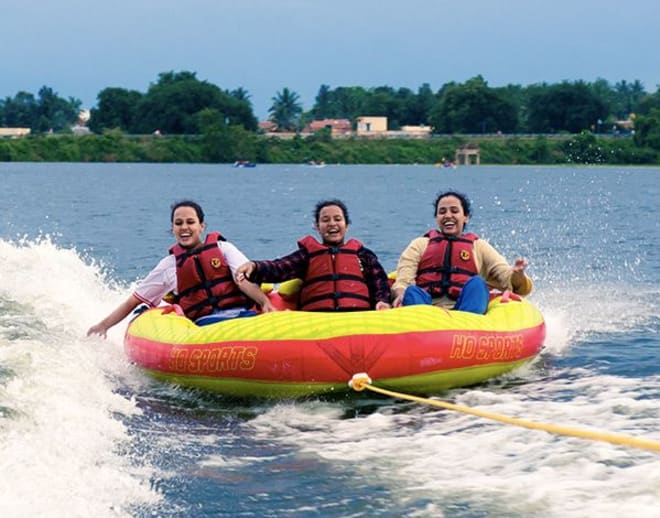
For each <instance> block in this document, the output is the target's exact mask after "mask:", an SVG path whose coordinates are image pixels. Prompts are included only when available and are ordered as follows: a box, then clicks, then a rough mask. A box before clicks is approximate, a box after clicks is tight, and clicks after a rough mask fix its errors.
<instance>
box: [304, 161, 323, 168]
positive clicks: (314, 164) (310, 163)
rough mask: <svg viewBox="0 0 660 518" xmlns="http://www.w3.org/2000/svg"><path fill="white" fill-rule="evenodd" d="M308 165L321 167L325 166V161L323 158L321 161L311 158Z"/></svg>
mask: <svg viewBox="0 0 660 518" xmlns="http://www.w3.org/2000/svg"><path fill="white" fill-rule="evenodd" d="M307 165H308V166H310V167H318V168H321V167H325V162H324V161H323V160H321V161H320V162H317V161H316V160H309V161H308V162H307Z"/></svg>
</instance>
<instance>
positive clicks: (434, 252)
mask: <svg viewBox="0 0 660 518" xmlns="http://www.w3.org/2000/svg"><path fill="white" fill-rule="evenodd" d="M424 236H425V237H428V238H429V244H428V246H427V247H426V251H425V252H424V255H423V256H422V260H421V261H420V262H419V265H418V266H417V278H416V284H417V286H419V287H420V288H423V289H425V290H426V291H427V292H429V294H430V295H431V296H432V297H434V298H435V297H444V296H447V297H449V298H451V299H454V300H456V299H457V298H458V296H459V294H460V293H461V289H462V288H463V285H464V284H465V283H466V282H467V281H468V280H469V279H470V277H472V276H474V275H477V274H478V273H479V271H478V270H477V263H476V262H475V260H474V242H475V241H476V240H477V239H479V237H478V236H476V235H475V234H463V235H460V236H448V235H445V234H443V233H442V232H439V231H437V230H429V231H428V232H427V233H426V234H424Z"/></svg>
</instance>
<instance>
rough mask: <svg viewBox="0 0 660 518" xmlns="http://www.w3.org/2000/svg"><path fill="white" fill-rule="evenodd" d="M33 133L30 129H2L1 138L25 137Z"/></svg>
mask: <svg viewBox="0 0 660 518" xmlns="http://www.w3.org/2000/svg"><path fill="white" fill-rule="evenodd" d="M30 132H31V130H30V128H0V137H5V138H16V137H25V136H26V135H29V134H30Z"/></svg>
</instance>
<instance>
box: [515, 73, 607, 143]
mask: <svg viewBox="0 0 660 518" xmlns="http://www.w3.org/2000/svg"><path fill="white" fill-rule="evenodd" d="M606 117H607V106H606V104H605V102H603V101H602V100H601V99H600V98H599V97H598V96H596V94H594V93H593V92H592V91H591V90H590V89H589V87H588V86H587V85H586V83H584V82H582V81H577V82H575V83H569V82H567V81H564V82H563V83H561V84H556V85H551V86H548V87H547V88H543V89H541V90H539V91H537V92H535V93H534V94H532V96H531V97H530V100H529V117H528V127H529V129H530V130H531V131H532V132H534V133H554V132H558V131H568V132H570V133H578V132H580V131H582V130H588V129H590V128H593V129H595V128H596V125H597V123H598V121H599V120H600V121H604V120H605V119H606Z"/></svg>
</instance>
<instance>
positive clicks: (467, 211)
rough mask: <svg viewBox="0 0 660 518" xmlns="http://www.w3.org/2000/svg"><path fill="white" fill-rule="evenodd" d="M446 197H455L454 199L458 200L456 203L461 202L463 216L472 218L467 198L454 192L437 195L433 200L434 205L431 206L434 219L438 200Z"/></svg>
mask: <svg viewBox="0 0 660 518" xmlns="http://www.w3.org/2000/svg"><path fill="white" fill-rule="evenodd" d="M447 196H455V197H456V198H458V201H460V202H461V207H463V212H464V213H465V215H466V216H472V209H471V208H470V200H468V197H467V196H466V195H465V194H462V193H460V192H456V191H446V192H443V193H440V194H438V197H437V198H436V199H435V203H434V204H433V209H434V210H433V216H434V217H435V216H437V215H438V203H440V200H441V199H442V198H446V197H447Z"/></svg>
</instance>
